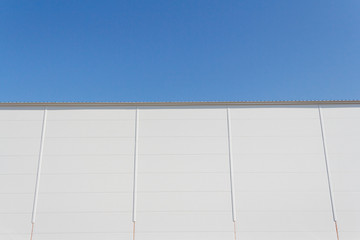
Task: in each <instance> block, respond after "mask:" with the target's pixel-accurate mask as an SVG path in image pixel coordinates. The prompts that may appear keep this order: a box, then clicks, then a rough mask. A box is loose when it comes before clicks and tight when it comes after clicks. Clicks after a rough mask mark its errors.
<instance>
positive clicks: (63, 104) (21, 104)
mask: <svg viewBox="0 0 360 240" xmlns="http://www.w3.org/2000/svg"><path fill="white" fill-rule="evenodd" d="M317 104H322V105H329V104H360V100H332V101H263V102H262V101H258V102H257V101H249V102H246V101H239V102H0V107H40V106H41V107H45V106H57V107H85V106H93V107H94V106H99V107H100V106H133V107H135V106H240V105H317Z"/></svg>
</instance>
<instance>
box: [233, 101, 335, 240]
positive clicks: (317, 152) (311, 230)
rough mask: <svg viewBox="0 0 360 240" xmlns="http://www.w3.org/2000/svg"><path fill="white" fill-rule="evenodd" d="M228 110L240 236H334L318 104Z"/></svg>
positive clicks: (296, 237) (318, 237) (255, 237)
mask: <svg viewBox="0 0 360 240" xmlns="http://www.w3.org/2000/svg"><path fill="white" fill-rule="evenodd" d="M231 112H232V119H231V120H232V126H233V127H232V135H233V136H234V137H233V148H234V153H233V156H234V171H235V189H236V195H235V196H236V206H237V219H238V223H237V226H238V234H239V236H243V237H244V238H247V239H265V238H266V239H278V240H279V239H284V240H285V239H314V240H315V239H316V240H318V239H324V240H325V239H326V240H327V239H336V234H335V228H334V223H333V221H332V215H331V205H330V197H329V191H328V185H327V175H326V166H325V161H324V157H323V154H322V145H321V144H322V142H321V132H320V122H319V118H318V112H317V106H303V107H301V106H297V107H289V106H276V107H273V106H263V107H255V108H246V107H245V108H241V107H239V108H233V109H231ZM272 126H273V127H272Z"/></svg>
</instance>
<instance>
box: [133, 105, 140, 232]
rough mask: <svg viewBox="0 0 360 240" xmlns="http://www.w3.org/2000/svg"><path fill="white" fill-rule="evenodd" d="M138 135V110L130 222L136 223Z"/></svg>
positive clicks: (137, 110) (136, 111) (137, 114)
mask: <svg viewBox="0 0 360 240" xmlns="http://www.w3.org/2000/svg"><path fill="white" fill-rule="evenodd" d="M138 135H139V109H138V108H136V110H135V142H134V143H135V146H134V173H133V177H134V178H133V209H132V221H133V222H134V229H135V222H136V200H137V162H138ZM134 234H135V233H134Z"/></svg>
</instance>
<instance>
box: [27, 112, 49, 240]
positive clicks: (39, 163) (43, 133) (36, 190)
mask: <svg viewBox="0 0 360 240" xmlns="http://www.w3.org/2000/svg"><path fill="white" fill-rule="evenodd" d="M46 119H47V108H46V107H45V108H44V114H43V123H42V130H41V140H40V150H39V160H38V167H37V174H36V184H35V193H34V203H33V210H32V216H31V225H32V227H31V235H30V240H31V239H32V236H33V232H34V225H35V220H36V210H37V203H38V196H39V188H40V176H41V166H42V159H43V151H44V142H45V132H46Z"/></svg>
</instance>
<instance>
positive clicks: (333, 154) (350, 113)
mask: <svg viewBox="0 0 360 240" xmlns="http://www.w3.org/2000/svg"><path fill="white" fill-rule="evenodd" d="M322 111H323V116H324V127H325V131H326V143H327V149H328V159H329V168H330V172H331V179H332V185H333V191H334V203H335V209H336V213H337V221H338V225H339V231H340V238H341V239H346V240H355V239H360V204H359V203H360V194H359V193H360V161H359V156H360V151H359V141H360V136H359V133H360V125H359V121H360V105H349V106H339V105H330V106H326V107H322Z"/></svg>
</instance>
